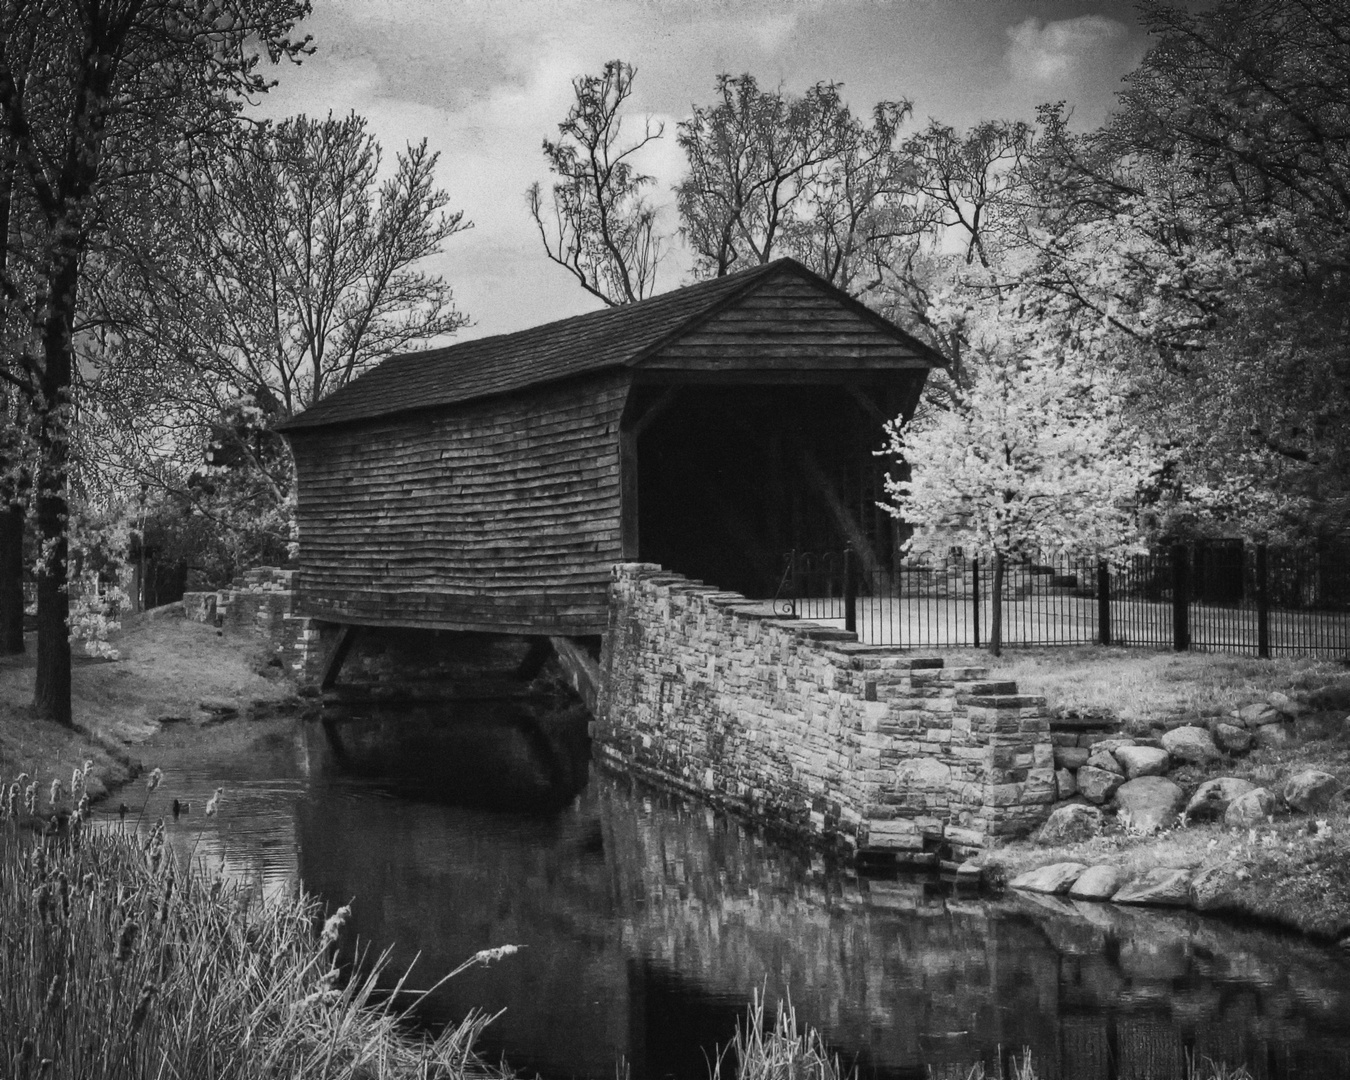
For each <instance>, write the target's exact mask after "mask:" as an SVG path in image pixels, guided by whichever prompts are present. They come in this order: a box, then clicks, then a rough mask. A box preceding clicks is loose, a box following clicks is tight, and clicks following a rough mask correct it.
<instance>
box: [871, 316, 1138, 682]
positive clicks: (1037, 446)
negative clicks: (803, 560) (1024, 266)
mask: <svg viewBox="0 0 1350 1080" xmlns="http://www.w3.org/2000/svg"><path fill="white" fill-rule="evenodd" d="M1054 314H1055V313H1054V312H1047V311H1045V310H1036V311H1029V310H1028V309H1027V308H1026V307H1025V305H1024V304H1014V303H1013V302H1012V301H1009V300H1004V301H1002V302H995V303H991V304H989V305H988V306H987V307H986V309H985V310H984V311H982V312H970V311H968V312H967V313H966V315H967V317H979V327H980V328H979V329H976V330H973V331H972V330H969V329H968V330H967V333H968V334H969V336H970V338H971V347H972V349H973V350H974V351H975V352H976V353H978V354H979V361H978V363H977V364H976V365H975V366H974V371H975V374H974V377H973V381H972V382H971V384H970V385H969V387H968V388H967V390H966V392H965V393H964V394H963V395H962V397H961V399H960V400H959V401H957V402H954V403H953V404H952V406H951V407H950V408H947V409H941V410H939V409H933V410H928V411H926V412H922V413H920V414H918V415H917V416H916V417H915V418H914V419H913V420H912V421H910V422H909V423H908V424H903V423H901V422H900V421H894V422H892V423H891V424H890V425H888V427H887V432H888V434H889V437H890V444H889V446H888V448H887V452H889V453H891V454H894V455H896V456H897V457H899V458H901V459H902V460H903V461H904V462H905V463H906V466H907V469H906V472H907V475H905V476H901V477H894V476H892V477H888V478H887V484H886V488H887V492H888V494H889V495H890V496H891V499H892V503H891V504H890V505H889V506H888V507H887V509H888V510H890V512H891V513H892V514H893V515H894V516H895V517H897V518H899V519H900V520H902V521H903V522H905V523H906V524H908V525H910V526H912V527H913V529H914V532H913V535H912V536H911V538H910V540H909V541H908V544H909V547H910V549H911V550H920V551H945V550H946V549H947V548H949V547H953V546H960V547H962V548H964V549H966V550H968V551H974V552H976V553H978V554H979V555H981V556H987V557H989V558H991V560H992V562H993V565H994V596H995V597H996V598H998V597H1001V596H1002V593H1003V573H1004V564H1005V561H1006V560H1007V559H1009V558H1019V557H1029V556H1031V555H1034V554H1036V553H1039V552H1049V551H1057V552H1061V553H1065V554H1080V555H1081V554H1093V555H1097V556H1099V557H1102V558H1110V557H1119V556H1120V555H1122V554H1124V553H1127V552H1129V551H1131V550H1135V549H1137V548H1138V547H1139V545H1140V543H1141V540H1142V531H1141V518H1140V514H1139V509H1140V507H1139V496H1140V492H1141V489H1142V488H1143V487H1144V485H1145V484H1146V482H1147V481H1148V479H1149V476H1150V474H1151V473H1152V471H1153V463H1152V457H1151V454H1150V448H1149V446H1148V444H1147V442H1146V441H1145V440H1143V439H1141V438H1140V437H1139V436H1138V435H1137V434H1135V433H1134V432H1132V430H1131V429H1130V427H1129V425H1128V424H1127V423H1125V421H1124V418H1123V417H1122V414H1121V410H1120V395H1119V390H1120V382H1119V380H1118V378H1117V377H1115V376H1113V375H1112V374H1110V373H1109V372H1107V371H1105V370H1103V369H1100V368H1097V367H1094V366H1093V365H1091V364H1089V363H1088V362H1087V357H1089V356H1091V355H1092V354H1093V352H1094V350H1095V349H1097V348H1098V347H1099V346H1100V345H1101V333H1100V332H1098V331H1096V330H1095V329H1094V328H1092V327H1084V326H1082V325H1078V324H1076V323H1075V322H1074V321H1072V320H1069V321H1066V322H1061V323H1060V324H1058V325H1057V324H1056V322H1055V320H1054ZM1002 629H1003V628H1002V618H1001V604H999V603H997V602H996V603H995V604H994V610H993V621H992V625H991V627H990V637H989V649H990V651H991V652H993V653H994V654H995V655H998V653H999V652H1000V651H1001V649H1002Z"/></svg>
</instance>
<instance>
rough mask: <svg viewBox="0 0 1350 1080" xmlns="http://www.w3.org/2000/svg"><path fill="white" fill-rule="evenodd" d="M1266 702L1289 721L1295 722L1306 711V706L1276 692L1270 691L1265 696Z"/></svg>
mask: <svg viewBox="0 0 1350 1080" xmlns="http://www.w3.org/2000/svg"><path fill="white" fill-rule="evenodd" d="M1266 700H1267V701H1268V702H1270V704H1271V705H1273V706H1275V708H1277V709H1279V710H1280V712H1282V713H1284V715H1285V716H1287V717H1289V719H1290V720H1297V719H1298V718H1299V717H1300V716H1302V715H1303V714H1304V713H1305V712H1307V711H1308V706H1306V705H1303V704H1301V703H1300V702H1297V701H1295V700H1294V699H1293V698H1291V697H1290V696H1289V695H1288V694H1282V693H1280V692H1279V691H1278V690H1272V691H1271V692H1270V693H1269V694H1267V695H1266Z"/></svg>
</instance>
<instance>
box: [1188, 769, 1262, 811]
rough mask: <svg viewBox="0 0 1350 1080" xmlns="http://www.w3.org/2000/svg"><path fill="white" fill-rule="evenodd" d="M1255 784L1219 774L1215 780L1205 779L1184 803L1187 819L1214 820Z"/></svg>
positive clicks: (1254, 787) (1251, 789)
mask: <svg viewBox="0 0 1350 1080" xmlns="http://www.w3.org/2000/svg"><path fill="white" fill-rule="evenodd" d="M1255 789H1256V785H1255V784H1253V783H1252V782H1251V781H1250V780H1240V779H1238V778H1237V777H1236V776H1221V777H1219V778H1218V779H1217V780H1206V781H1205V782H1204V783H1203V784H1201V785H1200V786H1199V787H1198V788H1196V789H1195V794H1194V795H1192V796H1191V801H1190V802H1188V803H1187V804H1186V820H1187V821H1216V820H1218V819H1219V818H1221V817H1223V815H1224V812H1225V811H1226V810H1227V809H1228V804H1229V803H1231V802H1232V801H1233V800H1234V799H1236V798H1237V797H1238V796H1240V795H1246V794H1247V792H1249V791H1254V790H1255Z"/></svg>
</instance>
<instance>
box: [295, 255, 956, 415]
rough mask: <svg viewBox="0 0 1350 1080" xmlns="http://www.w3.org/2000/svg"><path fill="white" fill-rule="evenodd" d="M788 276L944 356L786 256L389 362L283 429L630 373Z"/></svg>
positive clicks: (919, 348) (919, 352)
mask: <svg viewBox="0 0 1350 1080" xmlns="http://www.w3.org/2000/svg"><path fill="white" fill-rule="evenodd" d="M780 274H791V275H795V276H797V277H801V278H804V279H806V280H808V281H810V282H811V283H812V284H813V285H815V286H816V287H818V288H820V289H822V290H824V291H826V292H828V293H830V294H832V295H834V297H835V299H837V300H838V301H839V302H840V303H841V304H844V305H846V306H847V307H849V308H850V309H852V310H854V311H855V313H857V314H858V315H860V316H862V317H864V318H865V319H867V320H868V321H869V322H871V323H872V324H873V325H874V326H876V327H878V328H879V329H881V330H883V331H884V332H886V333H887V334H889V335H892V336H893V337H894V338H895V340H896V341H897V342H899V343H902V344H903V345H905V346H906V347H908V348H910V349H912V350H913V352H914V354H915V355H916V356H917V357H921V358H923V359H925V360H927V361H928V362H929V363H930V364H932V365H935V366H936V365H939V364H941V363H942V360H941V358H940V357H939V356H938V355H937V354H936V353H934V352H933V351H932V350H931V349H929V348H928V346H926V345H924V344H922V343H921V342H919V341H918V340H916V339H915V338H912V337H910V335H908V334H906V333H905V332H904V331H903V330H901V329H900V328H899V327H897V326H895V325H894V324H893V323H891V322H889V321H887V320H886V319H884V318H882V317H881V316H880V315H878V314H876V313H875V312H873V311H872V310H871V309H869V308H867V307H865V306H864V305H862V304H860V303H859V302H858V301H856V300H854V299H853V298H852V297H850V296H848V295H847V294H846V293H844V292H842V291H841V290H839V289H836V288H835V287H834V286H833V285H831V284H830V283H829V282H827V281H825V279H824V278H821V277H819V276H818V275H816V274H814V273H812V272H811V271H810V270H808V269H807V268H806V267H804V266H802V265H801V264H800V263H798V262H796V261H795V260H792V259H777V260H775V261H774V262H771V263H766V264H765V265H763V266H756V267H752V268H751V269H748V270H742V271H740V272H738V273H734V274H728V275H726V276H724V277H719V278H712V279H710V280H707V281H701V282H698V283H697V284H694V285H689V286H686V287H685V288H682V289H673V290H671V291H670V292H668V293H662V294H661V295H659V296H653V297H649V298H648V299H646V300H642V301H640V302H638V303H635V304H628V305H624V306H622V307H612V308H605V309H603V310H601V311H594V312H590V313H588V314H586V315H577V316H574V317H573V318H570V319H562V320H560V321H558V322H552V323H546V324H544V325H542V326H535V327H531V328H530V329H528V330H519V331H516V332H515V333H510V334H498V335H496V336H494V337H485V338H478V339H476V340H473V341H465V342H460V343H457V344H454V345H448V346H446V347H444V348H440V349H429V350H426V351H423V352H415V353H403V354H401V355H397V356H391V357H389V358H388V359H387V360H384V361H383V362H382V363H380V364H379V366H377V367H375V368H372V369H371V370H370V371H367V372H366V373H364V374H363V375H361V376H360V377H359V378H357V379H354V380H353V381H352V382H350V383H348V384H347V385H346V386H344V387H341V388H340V389H338V390H336V391H334V392H333V393H331V394H329V395H328V396H327V397H325V398H324V399H323V400H321V401H319V402H318V403H317V404H315V405H313V406H312V407H310V408H309V409H307V410H305V411H304V412H302V413H300V414H299V415H297V416H294V417H292V418H291V419H289V420H286V421H284V422H283V423H281V424H279V425H278V429H279V430H282V431H296V430H304V429H307V428H318V427H328V426H330V425H336V424H346V423H352V422H355V421H361V420H368V419H372V418H374V417H380V416H390V415H393V414H397V413H403V412H409V411H412V410H422V409H427V408H436V407H441V406H447V405H455V404H459V403H461V402H466V401H472V400H474V399H477V398H484V397H490V396H493V395H497V394H504V393H510V392H511V391H514V390H522V389H525V388H526V387H532V386H537V385H540V384H542V383H549V382H555V381H557V380H560V379H565V378H569V377H571V376H575V375H583V374H590V373H594V372H598V371H603V370H606V369H610V368H618V367H631V366H634V365H636V364H638V363H640V362H641V361H642V360H643V359H644V358H646V357H647V356H650V355H651V354H652V353H654V352H655V351H657V350H658V349H660V348H662V347H663V346H665V345H666V344H668V343H669V342H671V341H673V340H676V339H678V338H679V337H681V336H682V335H684V334H686V333H688V332H690V331H691V330H693V329H695V328H696V327H698V326H700V325H701V324H702V323H704V322H705V321H706V320H707V319H709V318H711V317H712V316H714V315H716V314H717V313H718V312H720V311H722V310H724V309H725V308H727V307H728V306H730V305H731V304H734V303H735V302H736V301H737V300H738V299H740V298H742V297H744V296H746V295H747V294H748V293H751V292H753V291H754V290H755V289H756V288H757V287H758V286H760V285H761V284H762V283H764V282H765V281H768V280H769V279H770V278H774V277H776V276H777V275H780Z"/></svg>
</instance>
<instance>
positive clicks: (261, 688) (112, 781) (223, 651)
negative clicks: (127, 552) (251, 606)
mask: <svg viewBox="0 0 1350 1080" xmlns="http://www.w3.org/2000/svg"><path fill="white" fill-rule="evenodd" d="M112 643H113V644H114V645H115V646H116V647H117V649H118V651H119V652H120V654H121V655H120V657H119V659H117V660H112V661H107V660H92V659H87V658H84V657H77V658H76V660H75V663H74V667H73V672H72V681H73V693H72V697H73V708H74V715H75V729H74V730H70V729H65V728H61V727H58V726H56V725H54V724H49V723H46V722H43V721H39V720H36V719H34V718H33V717H32V715H31V713H30V709H29V704H30V702H31V701H32V697H33V669H34V665H35V662H36V661H35V651H36V642H35V641H34V640H33V639H32V638H31V637H30V639H29V641H28V643H27V644H28V651H27V652H26V653H25V654H24V655H22V656H12V657H3V658H0V780H4V781H9V780H11V779H13V777H14V776H15V775H17V774H18V773H19V772H27V773H29V774H30V775H31V776H33V777H34V778H36V779H37V780H39V781H40V782H41V783H42V784H43V785H44V787H45V786H46V785H47V783H48V782H49V781H50V780H51V779H53V778H56V777H59V778H61V779H62V780H63V781H64V780H68V778H69V776H70V772H71V770H72V769H74V768H77V767H79V766H80V765H82V764H83V762H84V761H86V760H92V761H93V762H94V768H93V770H92V773H91V777H92V778H94V779H95V781H96V782H95V783H91V784H90V785H89V787H90V793H91V795H93V796H96V797H97V796H100V795H101V794H103V792H104V791H108V790H112V789H113V788H115V787H116V786H118V785H120V784H122V783H125V782H126V781H127V780H129V779H130V778H131V777H133V776H134V775H136V773H137V772H138V771H139V770H140V768H141V765H142V760H143V759H145V758H146V757H147V755H146V753H145V751H147V750H149V751H151V753H150V756H153V744H152V743H150V740H152V739H155V737H156V736H159V735H160V734H161V733H164V732H168V731H173V732H174V737H175V741H183V740H187V741H190V740H193V739H201V740H208V739H209V740H215V739H217V738H230V737H232V736H231V735H230V734H228V733H227V729H229V728H231V727H232V725H229V724H223V725H216V724H212V723H210V721H211V720H212V719H213V716H219V715H221V714H222V711H223V710H224V709H225V707H226V706H229V705H233V706H234V707H235V708H237V709H238V710H239V712H240V713H245V712H247V711H249V710H250V709H251V708H252V709H253V710H255V711H268V710H270V709H274V708H275V707H276V706H277V705H279V704H281V703H283V702H285V701H287V700H288V699H290V698H292V697H293V695H294V692H295V687H294V685H293V684H292V683H291V682H290V681H289V680H288V679H286V678H285V677H284V674H283V673H282V672H281V670H280V669H278V668H276V667H268V666H266V660H267V654H266V653H265V652H264V650H263V646H262V642H261V641H260V640H259V639H257V638H255V637H253V636H252V635H250V634H247V633H231V632H225V633H223V634H221V633H219V632H217V630H216V629H215V627H213V626H208V625H205V624H203V623H196V622H189V621H187V620H186V619H184V618H183V615H182V613H181V611H177V612H174V611H165V610H163V609H161V610H159V611H155V612H148V613H146V614H143V615H139V616H133V617H132V618H130V619H128V620H127V621H126V623H125V624H124V627H123V629H122V630H121V631H119V632H118V633H116V634H115V635H114V636H113V638H112ZM203 703H206V704H207V705H208V706H211V707H212V708H211V709H204V708H203V707H202V704H203ZM145 764H146V765H147V766H153V764H154V763H153V761H149V760H146V762H145Z"/></svg>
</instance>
